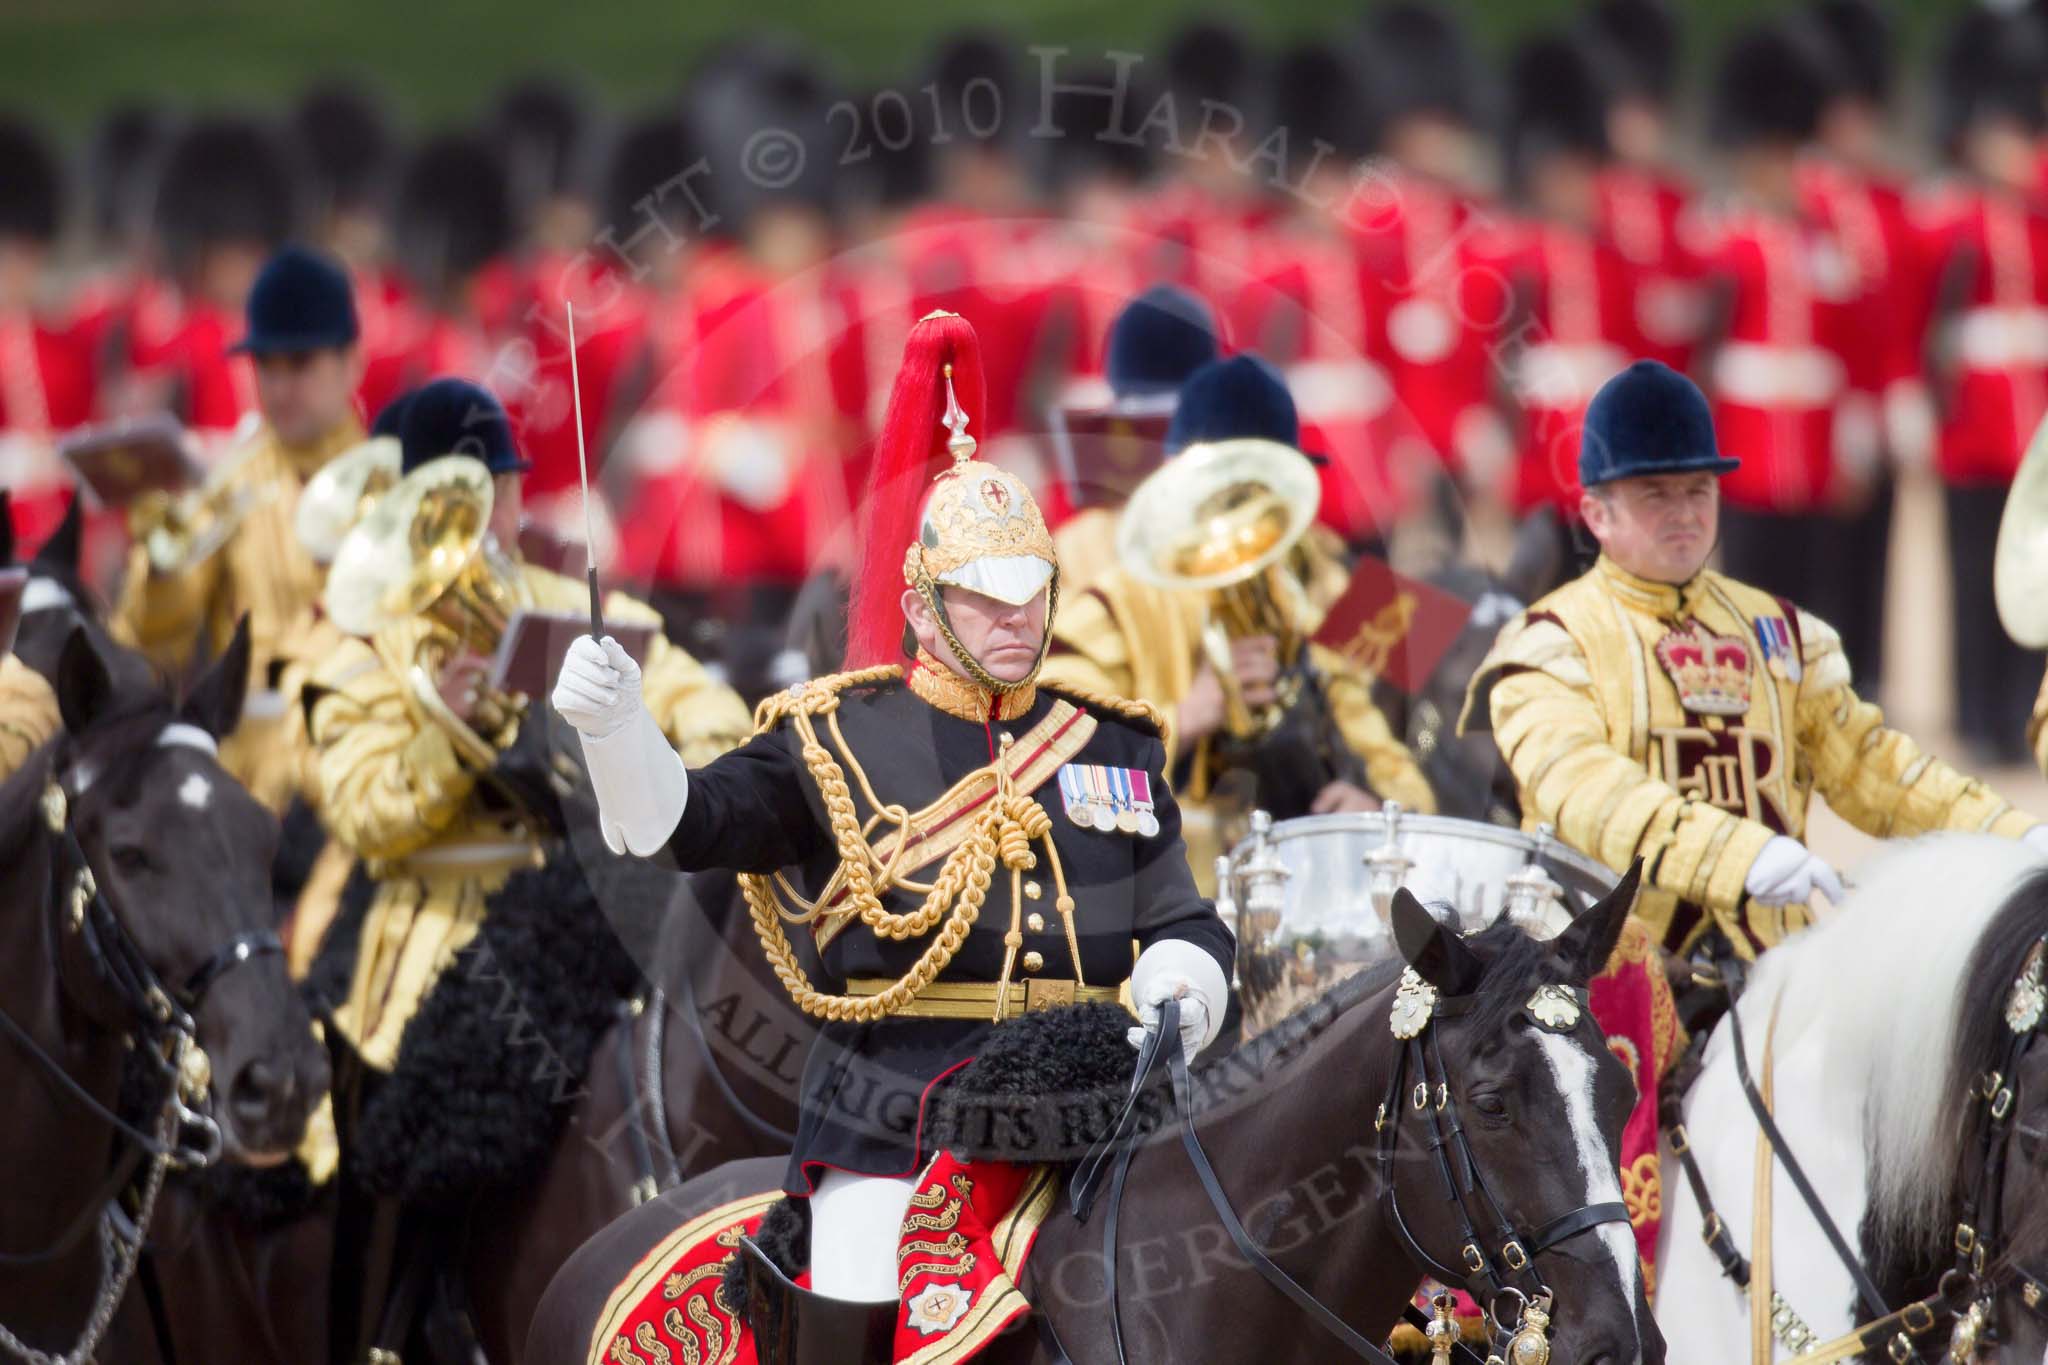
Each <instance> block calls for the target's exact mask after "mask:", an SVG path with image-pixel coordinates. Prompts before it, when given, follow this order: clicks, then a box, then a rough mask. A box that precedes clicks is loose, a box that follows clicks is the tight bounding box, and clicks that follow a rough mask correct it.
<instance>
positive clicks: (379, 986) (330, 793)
mask: <svg viewBox="0 0 2048 1365" xmlns="http://www.w3.org/2000/svg"><path fill="white" fill-rule="evenodd" d="M402 445H403V458H404V465H405V467H406V468H407V470H408V471H410V470H416V469H418V468H419V467H420V466H421V465H423V464H425V463H427V462H428V461H429V460H430V459H432V458H433V457H435V456H436V455H439V454H442V453H444V452H448V451H455V452H458V453H459V454H461V455H465V456H472V457H474V458H475V459H477V460H480V461H482V463H483V465H484V467H485V468H486V469H488V471H489V478H490V483H491V486H492V490H493V497H492V505H491V527H492V535H493V538H494V539H495V542H496V547H495V549H493V550H492V551H491V553H492V554H493V555H494V557H495V558H496V559H497V560H498V562H499V567H498V569H497V571H496V572H497V574H498V576H499V578H500V581H501V582H502V583H503V584H504V585H505V587H506V589H507V592H508V595H509V596H510V597H511V599H512V600H513V602H514V603H515V604H516V605H519V606H525V607H531V608H539V609H544V610H550V611H587V609H588V606H589V597H588V594H587V591H586V589H585V587H584V585H583V584H582V583H579V582H575V581H572V580H570V579H567V578H563V577H562V576H560V575H559V574H554V573H550V572H548V571H547V570H544V569H540V568H537V567H535V566H533V565H529V564H523V563H520V562H518V561H517V559H516V558H515V556H516V553H517V551H516V547H517V544H518V539H517V528H518V525H519V513H520V498H519V475H520V471H521V470H522V469H523V468H524V464H523V462H522V461H521V460H520V459H519V456H518V454H517V452H516V450H515V448H514V445H513V441H512V432H511V426H510V423H509V422H508V421H507V420H506V417H505V414H504V410H503V409H502V408H501V407H500V406H499V405H498V403H497V401H496V400H495V399H494V398H492V397H491V396H490V395H489V394H488V393H486V392H485V391H484V390H482V389H480V388H478V387H477V386H475V385H473V384H469V383H467V382H464V381H461V380H438V381H436V382H435V383H433V384H429V385H427V386H426V387H425V388H424V389H422V390H421V391H420V393H419V394H418V395H417V396H416V397H415V398H414V400H413V403H412V406H411V410H410V411H409V412H408V413H407V416H406V421H405V424H404V429H403V437H402ZM446 463H454V462H446ZM400 486H401V488H403V487H404V486H405V485H404V484H401V485H400ZM345 555H346V552H344V557H345ZM337 581H339V580H337ZM605 617H606V619H607V620H608V621H612V622H634V623H639V622H645V623H649V624H658V622H659V617H658V616H657V615H656V614H655V612H654V611H653V609H652V608H650V607H648V606H646V605H645V604H643V603H640V602H637V601H635V600H633V599H632V598H630V597H626V596H624V595H622V594H618V593H614V594H612V595H611V597H610V599H609V600H608V601H607V603H606V605H605ZM437 631H441V632H443V633H445V631H444V628H443V627H440V626H438V625H437V624H436V623H435V622H433V621H432V620H430V619H428V618H427V617H425V616H420V617H413V618H410V619H406V620H401V621H398V622H396V623H393V624H390V625H387V626H385V627H384V628H382V629H380V630H378V631H377V632H376V634H375V636H374V637H373V638H371V639H367V640H363V639H351V640H349V641H348V642H347V643H346V644H345V645H343V647H342V648H340V649H338V650H336V651H335V652H334V654H333V655H332V656H331V657H330V658H329V659H328V660H327V661H326V663H324V664H323V665H322V666H321V667H320V668H318V669H316V670H315V671H314V676H313V678H312V681H311V683H310V684H309V690H310V693H311V695H312V698H313V700H312V701H311V703H310V705H309V708H308V710H309V714H310V729H311V738H312V743H313V746H314V763H315V768H316V775H317V781H318V788H319V795H320V801H319V803H318V804H319V807H320V810H321V812H322V816H323V818H324V819H325V820H326V822H327V826H328V829H329V832H330V833H331V834H332V835H333V837H334V838H335V839H336V840H337V841H339V842H340V843H341V844H343V845H344V846H346V847H347V848H348V849H349V850H350V851H351V852H353V853H354V854H355V855H357V856H358V857H360V858H362V859H364V860H365V861H366V862H367V863H368V865H369V871H370V875H371V876H372V878H373V879H374V880H375V881H376V894H375V898H374V900H373V901H372V903H371V906H370V910H369V915H368V918H367V919H366V921H365V922H364V925H363V930H362V934H361V940H360V942H361V947H360V951H359V953H358V956H357V960H356V966H355V975H354V979H353V982H352V984H351V987H350V989H349V992H348V996H347V998H346V999H345V1000H344V1001H343V1002H342V1004H341V1005H340V1007H339V1008H337V1009H336V1011H335V1013H334V1022H335V1024H336V1026H337V1027H338V1028H339V1029H340V1031H341V1033H342V1034H343V1036H344V1038H345V1039H346V1040H347V1042H348V1043H349V1044H350V1045H351V1046H352V1047H353V1049H354V1050H355V1051H356V1053H357V1054H358V1055H359V1056H360V1057H361V1058H362V1060H363V1062H365V1063H366V1064H367V1065H368V1066H369V1067H371V1068H373V1069H375V1070H379V1071H388V1070H389V1069H390V1067H391V1066H392V1064H393V1062H394V1061H395V1060H396V1058H397V1055H398V1045H399V1040H400V1038H401V1037H402V1035H403V1033H404V1030H405V1026H406V1024H407V1022H408V1021H409V1020H410V1019H411V1017H412V1015H413V1013H414V1012H415V1011H416V1010H417V1009H418V1007H419V1005H420V1003H421V1001H422V1000H423V999H424V998H425V996H426V994H427V992H428V990H429V989H431V987H432V985H433V983H434V981H435V979H436V977H437V976H438V975H439V973H440V971H441V970H442V968H444V967H445V966H446V965H447V963H448V962H449V960H450V959H451V958H452V957H453V956H454V954H455V953H456V952H457V951H458V950H459V949H460V948H461V947H462V946H463V945H464V944H465V943H467V942H469V940H470V939H471V938H473V937H474V936H475V935H476V932H477V930H478V928H479V926H480V925H481V924H482V921H483V916H484V910H485V899H486V898H487V897H488V896H489V895H491V894H492V892H494V891H495V890H497V889H498V888H499V887H501V886H503V885H504V883H505V881H506V879H507V878H508V877H509V876H510V875H511V874H512V873H513V872H515V871H517V870H519V869H520V868H524V867H537V866H539V865H540V864H541V862H542V861H543V859H544V858H545V857H546V851H547V844H548V843H549V842H550V836H549V833H548V831H547V830H546V828H545V821H544V819H543V817H542V815H541V813H540V812H538V811H536V810H534V809H531V808H529V806H528V804H527V803H524V802H522V801H521V800H520V797H519V791H518V789H517V788H516V787H514V788H513V789H512V790H510V791H508V790H507V784H506V783H504V782H503V781H502V780H501V776H500V774H499V773H497V772H496V766H497V762H498V759H499V758H500V756H501V755H503V754H504V753H505V751H507V750H508V749H510V748H511V746H512V745H513V744H514V743H515V741H516V740H517V739H518V737H519V734H520V731H521V729H522V726H524V725H527V724H529V723H530V722H531V719H532V718H531V716H530V714H529V713H523V712H522V711H521V710H520V709H519V708H517V707H515V706H513V705H510V704H508V703H507V701H506V699H504V698H500V697H496V696H494V695H492V694H491V693H490V692H489V691H488V690H487V689H484V688H483V687H482V686H481V684H482V681H483V677H484V674H485V671H486V670H487V668H488V660H486V659H484V658H482V657H480V656H479V655H477V654H474V653H467V652H459V651H458V652H451V653H450V654H449V656H448V657H447V658H446V660H445V662H444V663H443V664H442V666H441V667H440V668H439V670H438V672H437V673H435V674H434V675H433V676H431V677H428V676H427V675H426V674H425V673H424V672H422V671H421V666H420V662H419V661H420V660H421V658H422V657H423V656H422V650H421V646H422V644H423V642H425V641H427V640H428V639H429V638H430V637H432V636H434V635H435V634H436V632H437ZM427 657H431V654H429V655H428V656H427ZM644 674H645V679H646V697H647V702H648V705H649V707H650V709H651V710H652V712H653V714H654V715H655V716H656V717H657V719H658V720H659V722H660V724H661V728H662V731H663V733H664V734H665V735H666V737H667V738H668V740H669V742H670V743H671V744H673V745H674V746H675V747H676V749H677V750H678V752H680V753H681V754H682V755H683V757H684V759H685V761H686V762H690V763H706V762H709V761H710V760H711V759H712V758H713V757H715V756H717V755H718V754H720V753H722V752H724V751H725V750H726V749H729V748H732V747H734V746H736V745H737V744H739V743H740V742H742V741H743V740H745V739H746V738H747V736H748V735H749V734H750V733H751V732H752V729H753V720H752V716H751V715H750V714H749V712H748V710H747V708H746V706H745V705H744V704H743V703H742V702H741V701H740V699H739V697H738V696H737V695H736V694H735V693H734V692H733V691H732V690H731V689H729V688H727V687H726V686H724V685H723V684H722V683H719V682H717V681H716V680H714V679H713V678H712V677H711V676H710V675H709V674H708V673H707V672H706V671H705V670H704V668H703V666H702V665H700V664H699V663H698V662H697V661H696V660H694V659H692V658H691V657H690V656H689V655H688V654H686V653H685V652H683V651H682V650H680V649H677V648H676V647H674V646H673V645H671V644H669V643H668V641H667V640H665V639H663V638H662V637H661V636H659V635H658V634H657V635H656V637H655V638H654V640H653V641H652V643H651V645H650V647H649V651H648V656H647V660H646V664H645V667H644ZM422 684H424V685H422ZM536 704H538V703H536Z"/></svg>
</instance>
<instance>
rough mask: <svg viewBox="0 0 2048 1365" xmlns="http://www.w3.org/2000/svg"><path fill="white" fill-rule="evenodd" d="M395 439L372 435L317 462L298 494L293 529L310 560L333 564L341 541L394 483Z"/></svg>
mask: <svg viewBox="0 0 2048 1365" xmlns="http://www.w3.org/2000/svg"><path fill="white" fill-rule="evenodd" d="M399 469H400V455H399V448H398V438H397V437H395V436H372V437H371V438H370V439H369V440H367V441H364V442H362V443H361V444H360V445H356V446H352V447H350V448H349V449H348V450H345V451H343V452H342V453H341V454H339V455H337V456H335V457H334V458H333V459H331V460H329V461H328V462H327V463H326V464H324V465H322V466H321V467H320V469H319V472H317V473H315V474H314V475H313V477H312V478H310V479H308V480H307V481H306V486H305V488H304V489H302V490H301V491H300V493H299V505H298V509H297V510H296V511H295V512H294V513H293V516H292V528H293V530H294V531H296V532H297V534H298V537H299V543H300V544H301V545H303V546H305V547H306V553H307V554H309V555H311V556H312V557H313V560H314V562H315V563H319V564H332V563H333V562H334V556H335V555H336V553H338V552H339V551H340V549H341V542H342V540H343V538H344V537H346V536H347V535H348V533H349V531H350V530H351V529H353V528H354V526H355V524H356V523H357V522H359V521H361V520H362V519H363V517H364V516H365V515H367V514H368V512H369V510H370V509H371V508H372V507H374V506H376V504H377V500H378V499H379V498H381V497H382V496H383V495H384V494H386V493H388V492H389V491H391V487H392V485H394V484H396V483H397V482H398V476H399Z"/></svg>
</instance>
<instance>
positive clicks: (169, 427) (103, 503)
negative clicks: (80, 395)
mask: <svg viewBox="0 0 2048 1365" xmlns="http://www.w3.org/2000/svg"><path fill="white" fill-rule="evenodd" d="M57 453H58V454H59V455H60V456H62V457H63V459H64V462H65V463H66V464H68V465H70V466H71V468H72V469H73V470H74V471H75V472H76V473H77V475H78V478H79V482H81V483H82V484H84V485H85V487H86V489H87V491H88V492H90V493H91V494H92V497H93V500H94V502H95V503H97V504H98V505H99V506H100V507H103V508H111V509H114V510H116V511H118V510H120V509H122V508H125V507H127V506H128V505H129V504H130V503H132V502H134V501H136V500H137V499H138V498H141V497H143V496H144V495H146V494H149V493H182V492H184V491H185V490H186V489H188V488H196V487H198V486H199V484H200V482H201V481H202V479H203V477H204V475H203V473H202V471H201V470H200V468H199V465H198V464H197V462H195V461H194V460H193V458H192V455H191V452H190V451H189V450H188V449H187V446H186V437H185V428H184V427H182V426H180V425H179V424H178V422H177V420H176V419H175V418H173V417H171V416H170V415H169V414H167V413H158V414H155V415H153V416H149V417H142V418H137V419H135V420H133V421H127V422H115V423H111V424H109V425H106V426H101V427H94V428H92V429H90V430H87V431H82V432H79V433H78V434H76V435H74V436H70V437H67V438H66V439H65V440H64V441H63V442H62V443H60V444H59V445H58V447H57Z"/></svg>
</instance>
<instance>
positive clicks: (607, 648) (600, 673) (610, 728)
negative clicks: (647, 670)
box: [554, 635, 646, 739]
mask: <svg viewBox="0 0 2048 1365" xmlns="http://www.w3.org/2000/svg"><path fill="white" fill-rule="evenodd" d="M554 703H555V711H556V712H557V713H558V714H559V715H560V716H561V717H562V719H563V720H566V721H568V722H569V723H570V724H571V725H573V726H575V727H576V732H577V733H578V734H580V735H583V736H584V737H585V738H588V739H604V738H606V737H607V736H610V735H615V734H617V733H618V732H619V731H620V730H623V729H624V728H625V727H626V723H627V722H628V721H630V720H631V719H632V718H633V713H634V712H635V711H641V710H645V709H646V708H645V707H644V706H643V705H642V704H641V701H640V665H638V664H636V663H634V662H633V656H632V655H630V654H628V653H627V652H626V651H625V648H624V647H623V646H621V645H620V644H619V642H618V641H617V640H614V639H613V638H612V637H611V636H609V635H607V636H605V637H604V642H603V643H602V644H600V643H598V642H597V641H596V640H593V639H591V638H590V637H589V636H588V635H579V636H577V637H576V640H575V642H574V643H573V644H571V645H570V646H569V653H568V655H567V657H565V658H564V659H563V660H562V676H561V677H559V678H557V679H556V680H555V695H554Z"/></svg>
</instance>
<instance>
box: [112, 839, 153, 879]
mask: <svg viewBox="0 0 2048 1365" xmlns="http://www.w3.org/2000/svg"><path fill="white" fill-rule="evenodd" d="M113 859H114V870H115V871H117V872H120V873H124V874H126V875H127V876H130V877H134V876H139V875H140V874H142V873H144V872H147V871H148V870H149V854H148V853H146V852H144V851H143V850H142V849H140V848H138V847H136V846H135V845H134V844H116V845H114V852H113Z"/></svg>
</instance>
